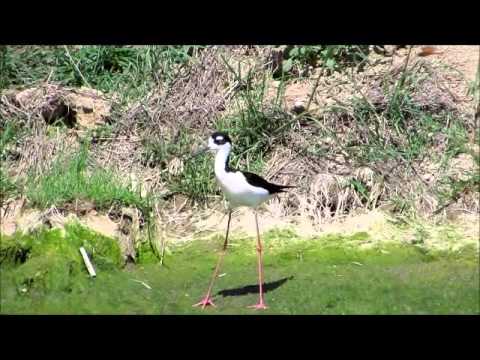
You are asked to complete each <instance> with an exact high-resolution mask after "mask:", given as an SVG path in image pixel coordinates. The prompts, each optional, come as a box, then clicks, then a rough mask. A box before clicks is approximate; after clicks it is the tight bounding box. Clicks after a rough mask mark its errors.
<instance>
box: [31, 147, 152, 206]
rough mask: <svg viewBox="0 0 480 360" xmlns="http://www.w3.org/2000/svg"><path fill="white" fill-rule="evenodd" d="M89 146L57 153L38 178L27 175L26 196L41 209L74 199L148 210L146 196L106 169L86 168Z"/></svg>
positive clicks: (148, 202) (98, 204)
mask: <svg viewBox="0 0 480 360" xmlns="http://www.w3.org/2000/svg"><path fill="white" fill-rule="evenodd" d="M87 160H88V148H87V146H86V145H82V146H81V148H80V150H79V151H78V152H77V153H74V154H70V155H60V156H59V157H58V158H57V159H56V160H55V161H54V163H53V164H52V167H51V168H50V169H49V171H48V172H46V173H45V174H42V175H41V176H40V177H39V178H38V179H35V178H34V177H30V179H29V181H28V183H27V197H28V199H29V200H30V201H31V202H32V205H34V206H38V207H40V208H47V207H50V206H53V205H55V206H61V205H64V204H66V203H69V202H73V201H74V200H76V199H81V200H90V201H93V202H94V203H95V205H96V207H98V208H99V209H108V208H109V207H111V206H114V205H117V206H135V207H136V208H138V209H140V210H141V211H142V213H143V214H144V215H147V214H148V213H149V212H150V200H149V198H148V197H147V198H142V197H141V195H140V194H139V193H136V192H134V191H132V190H131V189H130V188H129V187H128V186H127V185H125V184H123V183H122V181H121V180H120V178H119V177H118V176H116V175H115V174H114V173H113V172H112V171H110V170H107V169H100V168H93V169H92V170H90V171H88V169H87V165H88V164H87Z"/></svg>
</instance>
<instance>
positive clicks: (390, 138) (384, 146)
mask: <svg viewBox="0 0 480 360" xmlns="http://www.w3.org/2000/svg"><path fill="white" fill-rule="evenodd" d="M431 72H432V70H431V69H430V68H428V67H424V66H423V65H422V63H420V62H417V63H416V64H413V65H412V66H411V67H410V68H408V69H407V68H406V67H405V69H404V71H403V72H402V73H401V74H400V75H399V76H397V75H391V74H386V76H385V77H384V79H383V80H382V82H378V83H377V85H376V87H375V84H373V85H372V86H373V88H371V89H370V92H369V93H364V92H362V90H361V89H357V94H358V95H355V96H353V97H352V98H351V99H350V102H349V103H348V104H346V103H343V104H338V105H334V106H332V107H331V108H330V109H329V110H328V113H329V117H325V118H324V120H325V121H324V122H323V123H320V122H319V121H318V120H317V121H316V123H317V125H318V127H316V130H317V131H318V132H319V133H320V134H321V135H322V137H324V138H330V139H331V140H333V141H330V142H329V143H326V144H321V143H320V144H319V147H316V148H315V149H314V150H315V154H316V155H319V154H320V155H321V156H323V157H326V158H327V159H339V158H343V159H345V165H346V166H348V167H349V168H352V167H353V168H359V167H365V166H366V167H368V168H370V169H371V171H373V172H374V173H375V175H376V177H377V178H378V179H379V181H381V182H382V184H383V185H382V188H383V190H385V191H382V198H383V199H379V200H387V201H388V199H391V201H392V204H393V205H394V208H395V209H403V210H404V211H409V209H412V205H414V206H413V208H416V209H419V204H418V201H421V198H422V196H420V197H418V196H417V200H416V203H415V204H412V202H411V201H412V199H411V198H410V195H411V193H412V190H413V187H415V188H417V190H416V191H415V192H416V193H418V194H417V195H419V194H420V192H421V191H424V190H425V189H426V190H427V191H430V188H435V186H436V184H430V185H429V184H427V185H426V183H425V181H424V180H422V178H421V174H422V167H421V165H422V162H423V161H425V160H426V159H428V161H429V162H434V163H440V164H449V163H450V160H451V159H452V158H454V157H456V156H458V155H459V154H462V153H465V152H466V151H467V147H466V144H467V143H468V130H467V128H468V121H466V120H465V119H464V118H463V117H462V116H461V115H460V114H459V113H458V111H456V109H455V107H454V104H453V103H452V102H451V100H449V99H448V98H446V97H445V95H444V94H443V93H441V92H439V91H438V89H436V88H435V86H434V83H432V82H431V79H430V77H431V76H434V74H433V75H431V76H430V75H429V74H430V73H431ZM352 82H353V84H354V85H356V83H355V79H352ZM309 151H310V150H309V149H307V152H309ZM312 155H313V154H312ZM351 185H353V186H352V188H353V190H355V192H356V193H357V195H358V197H359V198H360V199H364V200H366V199H368V196H367V195H368V192H369V191H370V188H369V187H366V186H364V185H365V184H360V183H359V182H358V181H355V180H354V181H353V183H352V184H351ZM402 194H403V195H402ZM419 199H420V200H419ZM361 203H364V204H365V205H366V206H367V205H368V204H369V202H368V201H363V200H362V201H361ZM403 210H402V211H403ZM430 210H431V209H430Z"/></svg>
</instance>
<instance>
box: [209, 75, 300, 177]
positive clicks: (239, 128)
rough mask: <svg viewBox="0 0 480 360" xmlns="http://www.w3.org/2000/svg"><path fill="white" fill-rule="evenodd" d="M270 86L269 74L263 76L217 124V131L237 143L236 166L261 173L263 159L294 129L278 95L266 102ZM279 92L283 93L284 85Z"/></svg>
mask: <svg viewBox="0 0 480 360" xmlns="http://www.w3.org/2000/svg"><path fill="white" fill-rule="evenodd" d="M250 77H251V76H250V75H249V76H247V78H250ZM267 85H268V79H267V75H266V74H263V76H262V77H261V79H260V83H259V84H252V83H248V84H247V86H246V87H245V88H244V89H243V90H241V91H239V93H238V94H237V97H236V99H235V104H234V106H235V111H234V112H233V113H232V114H231V115H227V116H224V117H221V118H219V119H218V120H217V121H216V123H215V128H216V129H218V130H223V131H227V132H228V133H229V134H230V137H231V138H232V139H234V141H235V144H234V154H233V156H232V157H231V162H232V165H233V166H234V167H235V166H237V165H239V164H242V166H246V167H247V169H251V170H253V171H260V170H261V169H262V167H263V162H264V157H265V156H266V155H267V154H268V152H269V151H270V150H271V149H272V148H273V146H274V145H279V144H281V143H282V142H283V141H285V139H286V136H287V134H288V132H289V131H290V130H291V129H292V127H293V126H294V118H293V117H292V115H291V114H289V113H287V112H285V110H284V109H282V107H281V104H280V97H279V96H276V97H275V98H274V99H272V100H270V102H268V103H267V101H266V90H267ZM277 91H278V92H281V91H282V85H280V86H279V87H278V90H277ZM277 95H278V94H277Z"/></svg>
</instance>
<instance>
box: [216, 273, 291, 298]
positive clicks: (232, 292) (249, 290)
mask: <svg viewBox="0 0 480 360" xmlns="http://www.w3.org/2000/svg"><path fill="white" fill-rule="evenodd" d="M292 279H293V276H289V277H286V278H283V279H280V280H277V281H272V282H269V283H263V292H264V293H267V292H269V291H272V290H275V289H276V288H278V287H280V286H282V285H283V284H285V283H286V282H287V281H288V280H292ZM258 293H259V288H258V285H247V286H244V287H240V288H234V289H225V290H221V291H219V292H218V293H217V295H221V296H223V297H227V296H242V295H247V294H258Z"/></svg>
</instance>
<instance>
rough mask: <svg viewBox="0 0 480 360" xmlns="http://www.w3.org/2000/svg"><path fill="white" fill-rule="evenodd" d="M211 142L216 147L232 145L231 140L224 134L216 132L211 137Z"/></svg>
mask: <svg viewBox="0 0 480 360" xmlns="http://www.w3.org/2000/svg"><path fill="white" fill-rule="evenodd" d="M211 138H212V141H213V143H214V144H216V145H223V144H225V143H230V144H231V143H232V140H231V139H230V137H229V136H228V134H227V133H226V132H221V131H216V132H214V133H213V134H212V136H211Z"/></svg>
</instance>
